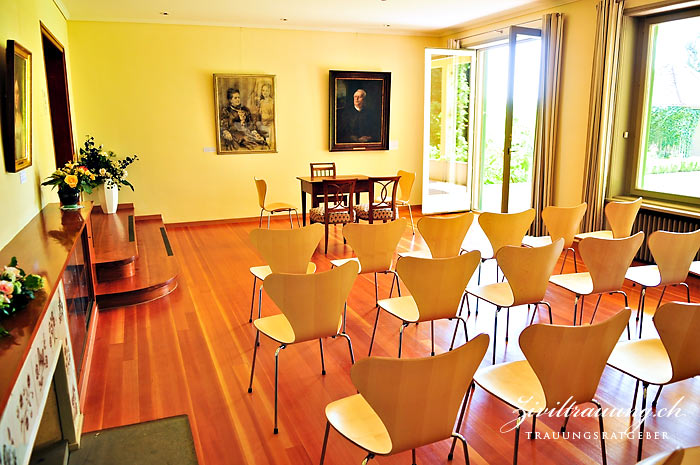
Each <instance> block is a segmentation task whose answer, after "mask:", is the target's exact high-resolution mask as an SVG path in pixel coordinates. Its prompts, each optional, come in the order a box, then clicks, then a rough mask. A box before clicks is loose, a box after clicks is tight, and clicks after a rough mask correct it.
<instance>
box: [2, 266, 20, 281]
mask: <svg viewBox="0 0 700 465" xmlns="http://www.w3.org/2000/svg"><path fill="white" fill-rule="evenodd" d="M5 271H8V272H10V273H12V274H13V275H15V278H19V277H20V276H21V275H20V273H19V269H17V268H15V267H14V266H6V267H5Z"/></svg>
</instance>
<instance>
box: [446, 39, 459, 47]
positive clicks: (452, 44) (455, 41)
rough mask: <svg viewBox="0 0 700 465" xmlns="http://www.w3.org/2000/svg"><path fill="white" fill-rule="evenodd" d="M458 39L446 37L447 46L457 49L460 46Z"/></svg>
mask: <svg viewBox="0 0 700 465" xmlns="http://www.w3.org/2000/svg"><path fill="white" fill-rule="evenodd" d="M459 42H460V40H459V39H447V48H450V49H455V50H456V49H458V48H459V47H460V43H459Z"/></svg>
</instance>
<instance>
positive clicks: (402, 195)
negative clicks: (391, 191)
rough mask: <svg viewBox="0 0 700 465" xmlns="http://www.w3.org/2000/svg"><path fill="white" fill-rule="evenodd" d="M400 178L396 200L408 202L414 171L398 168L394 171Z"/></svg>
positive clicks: (414, 178)
mask: <svg viewBox="0 0 700 465" xmlns="http://www.w3.org/2000/svg"><path fill="white" fill-rule="evenodd" d="M396 175H397V176H399V177H400V178H401V179H399V196H398V197H397V199H398V200H400V201H401V202H408V199H409V198H410V197H411V189H413V183H414V182H415V180H416V173H413V172H411V171H404V170H399V171H398V173H396Z"/></svg>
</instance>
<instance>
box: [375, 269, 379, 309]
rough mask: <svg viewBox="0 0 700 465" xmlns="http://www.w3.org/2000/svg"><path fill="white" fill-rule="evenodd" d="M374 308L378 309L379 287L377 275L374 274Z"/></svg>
mask: <svg viewBox="0 0 700 465" xmlns="http://www.w3.org/2000/svg"><path fill="white" fill-rule="evenodd" d="M374 306H375V307H379V286H378V285H377V273H376V272H375V273H374Z"/></svg>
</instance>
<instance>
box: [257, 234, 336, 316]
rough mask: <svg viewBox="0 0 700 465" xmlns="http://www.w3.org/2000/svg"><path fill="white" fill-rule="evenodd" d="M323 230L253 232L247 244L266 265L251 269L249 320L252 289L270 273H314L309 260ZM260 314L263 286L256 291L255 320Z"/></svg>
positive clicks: (312, 264) (314, 265)
mask: <svg viewBox="0 0 700 465" xmlns="http://www.w3.org/2000/svg"><path fill="white" fill-rule="evenodd" d="M322 235H323V228H322V227H321V225H320V224H312V225H309V226H304V227H303V228H299V229H293V230H286V229H253V230H252V231H251V232H250V241H251V242H252V243H253V246H254V247H255V248H256V249H257V250H258V252H259V253H260V255H262V257H263V259H264V260H265V262H267V265H261V266H251V267H250V273H251V274H252V275H253V296H252V297H251V299H250V317H249V318H248V322H249V323H252V322H253V305H254V304H255V286H256V284H257V282H258V279H259V280H260V282H261V283H262V282H263V281H265V278H266V277H268V276H269V275H270V274H272V273H295V274H309V273H314V272H316V264H315V263H314V262H312V261H311V257H312V256H313V254H314V251H315V250H316V247H318V244H319V242H321V236H322ZM261 312H262V284H261V286H260V289H259V290H258V318H260V315H261Z"/></svg>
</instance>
